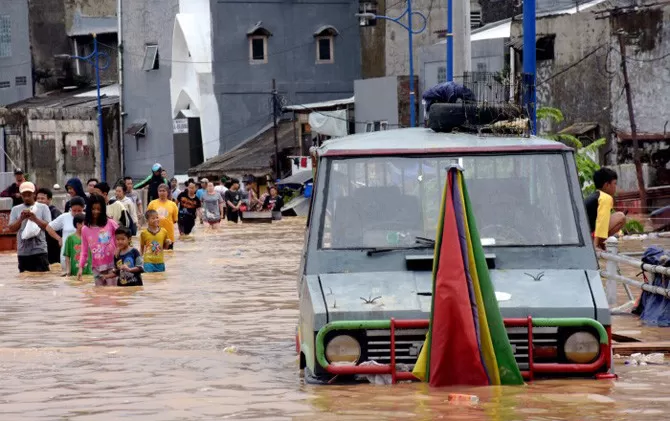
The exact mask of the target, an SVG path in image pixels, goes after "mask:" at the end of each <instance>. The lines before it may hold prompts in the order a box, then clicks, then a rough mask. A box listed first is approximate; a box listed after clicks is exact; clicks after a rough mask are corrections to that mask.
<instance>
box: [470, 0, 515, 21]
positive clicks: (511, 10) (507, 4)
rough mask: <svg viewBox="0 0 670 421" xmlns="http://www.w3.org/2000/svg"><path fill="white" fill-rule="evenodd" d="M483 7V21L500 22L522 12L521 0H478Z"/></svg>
mask: <svg viewBox="0 0 670 421" xmlns="http://www.w3.org/2000/svg"><path fill="white" fill-rule="evenodd" d="M478 1H479V5H480V6H481V8H482V23H483V24H484V25H486V24H487V23H493V22H498V21H499V20H503V19H507V18H511V17H512V16H514V15H515V14H518V13H521V2H520V1H519V0H478Z"/></svg>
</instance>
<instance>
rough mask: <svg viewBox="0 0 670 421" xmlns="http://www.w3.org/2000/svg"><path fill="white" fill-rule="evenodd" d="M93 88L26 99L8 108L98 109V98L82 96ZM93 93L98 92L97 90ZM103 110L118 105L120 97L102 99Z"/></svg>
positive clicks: (50, 93) (113, 96) (111, 96)
mask: <svg viewBox="0 0 670 421" xmlns="http://www.w3.org/2000/svg"><path fill="white" fill-rule="evenodd" d="M90 91H91V88H89V87H86V88H80V89H75V90H72V91H52V92H47V93H46V94H43V95H40V96H36V97H32V98H28V99H24V100H23V101H19V102H15V103H13V104H9V105H6V107H7V108H10V109H11V108H14V109H16V108H67V107H83V108H96V107H97V106H98V103H97V98H96V96H95V95H93V96H82V95H81V94H84V93H88V92H90ZM93 92H96V91H95V90H94V91H93ZM100 103H101V104H102V106H103V108H104V107H106V106H109V105H113V104H118V103H119V97H118V96H116V95H110V96H104V97H102V98H101V99H100Z"/></svg>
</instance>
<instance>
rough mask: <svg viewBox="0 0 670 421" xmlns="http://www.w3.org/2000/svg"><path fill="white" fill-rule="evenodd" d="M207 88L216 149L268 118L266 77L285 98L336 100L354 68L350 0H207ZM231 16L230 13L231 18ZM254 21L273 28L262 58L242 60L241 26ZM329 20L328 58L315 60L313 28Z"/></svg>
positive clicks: (355, 36) (357, 71)
mask: <svg viewBox="0 0 670 421" xmlns="http://www.w3.org/2000/svg"><path fill="white" fill-rule="evenodd" d="M211 10H212V22H213V23H212V25H213V29H212V37H213V40H212V42H213V51H214V60H213V61H214V92H215V94H216V97H217V101H218V105H219V109H220V110H221V129H220V151H219V152H220V153H224V152H226V151H229V150H231V149H232V148H234V147H235V146H237V145H238V144H239V143H240V142H242V141H243V140H245V139H247V138H249V137H250V136H252V135H254V134H255V133H256V132H258V130H259V129H261V128H262V127H264V126H265V125H267V124H268V122H269V121H270V118H269V116H270V112H271V107H270V91H271V86H272V79H273V78H275V79H276V80H277V89H278V90H279V92H280V93H281V94H282V95H284V96H285V97H286V100H287V102H288V103H289V104H304V103H310V102H318V101H326V100H332V99H342V98H347V97H350V96H351V95H352V93H353V81H354V80H355V79H358V78H360V75H361V54H360V51H361V42H360V33H359V31H360V30H359V26H358V20H357V19H356V18H355V16H354V15H355V13H357V12H358V2H357V1H339V2H333V1H329V0H315V1H310V2H294V1H287V0H270V1H265V0H263V1H249V2H236V1H215V0H212V2H211ZM231 16H234V17H235V18H234V19H231ZM259 21H261V22H262V24H263V27H264V28H266V29H267V30H269V31H270V32H271V33H272V34H273V35H272V36H271V37H270V38H269V40H268V62H267V63H265V64H251V63H250V62H249V41H248V38H247V32H248V31H249V30H250V29H251V28H252V27H253V26H254V25H255V24H256V23H257V22H259ZM323 25H332V26H334V27H335V28H336V29H337V30H338V31H339V35H337V36H336V37H335V40H334V63H331V64H316V42H315V39H314V32H315V31H316V30H317V29H318V28H319V27H321V26H323Z"/></svg>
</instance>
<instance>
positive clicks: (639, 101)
mask: <svg viewBox="0 0 670 421" xmlns="http://www.w3.org/2000/svg"><path fill="white" fill-rule="evenodd" d="M619 29H622V30H624V31H626V32H628V33H638V34H639V37H637V38H632V37H626V50H627V51H626V54H627V56H628V59H627V60H626V63H627V66H628V75H629V81H630V86H631V90H632V92H633V108H634V109H635V123H636V124H637V130H638V132H640V133H656V134H658V133H661V134H662V133H664V132H666V131H668V130H667V127H666V122H667V121H668V120H670V56H668V53H669V52H670V7H666V8H665V9H660V8H655V9H648V10H644V11H639V12H634V13H630V14H626V15H622V16H619V17H617V18H613V19H612V31H613V32H614V33H616V32H617V31H618V30H619ZM612 46H613V47H614V48H615V49H616V51H615V52H613V53H612V54H611V55H610V68H613V69H615V68H616V69H618V66H619V65H620V63H621V55H620V54H619V53H618V51H619V44H618V41H617V38H616V35H615V36H613V37H612ZM663 56H666V57H665V58H663ZM622 89H623V77H614V78H612V88H611V90H612V93H613V94H614V93H617V95H616V96H619V95H618V93H620V92H621V91H622ZM612 124H613V125H614V127H616V128H617V129H619V130H621V131H624V132H626V133H630V121H629V119H628V109H627V107H626V96H625V95H622V98H621V100H619V101H613V103H612ZM669 125H670V124H669Z"/></svg>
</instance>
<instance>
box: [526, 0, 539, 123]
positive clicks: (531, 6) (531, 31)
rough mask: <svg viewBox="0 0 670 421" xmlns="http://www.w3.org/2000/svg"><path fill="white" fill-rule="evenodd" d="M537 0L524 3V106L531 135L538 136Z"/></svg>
mask: <svg viewBox="0 0 670 421" xmlns="http://www.w3.org/2000/svg"><path fill="white" fill-rule="evenodd" d="M535 31H536V30H535V0H524V1H523V72H524V79H523V81H524V88H525V92H526V94H525V95H524V105H525V106H526V109H527V110H528V117H529V119H530V125H531V127H530V128H531V134H533V135H535V134H537V113H536V111H537V96H536V93H535V82H536V73H537V71H536V67H537V66H536V61H535Z"/></svg>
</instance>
